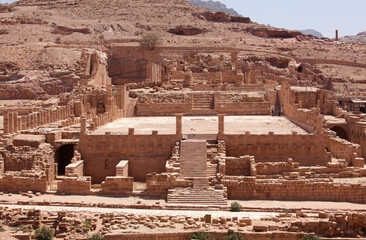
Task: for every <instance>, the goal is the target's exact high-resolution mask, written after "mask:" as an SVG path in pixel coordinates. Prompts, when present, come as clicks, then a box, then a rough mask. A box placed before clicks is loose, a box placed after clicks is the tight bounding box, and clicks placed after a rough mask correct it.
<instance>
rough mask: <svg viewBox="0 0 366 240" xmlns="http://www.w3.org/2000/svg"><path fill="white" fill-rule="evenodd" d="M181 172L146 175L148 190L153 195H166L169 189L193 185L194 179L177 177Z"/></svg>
mask: <svg viewBox="0 0 366 240" xmlns="http://www.w3.org/2000/svg"><path fill="white" fill-rule="evenodd" d="M178 176H179V174H168V173H163V174H156V173H151V174H148V175H147V176H146V184H147V192H148V195H149V196H151V197H166V196H167V194H168V190H169V189H171V188H177V187H192V181H188V180H185V179H183V178H181V179H177V178H178Z"/></svg>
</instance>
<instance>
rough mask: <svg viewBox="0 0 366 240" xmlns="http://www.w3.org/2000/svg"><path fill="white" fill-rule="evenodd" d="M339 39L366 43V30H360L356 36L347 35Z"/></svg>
mask: <svg viewBox="0 0 366 240" xmlns="http://www.w3.org/2000/svg"><path fill="white" fill-rule="evenodd" d="M339 41H341V42H354V43H366V31H365V32H360V33H359V34H357V35H354V36H346V37H343V38H340V39H339Z"/></svg>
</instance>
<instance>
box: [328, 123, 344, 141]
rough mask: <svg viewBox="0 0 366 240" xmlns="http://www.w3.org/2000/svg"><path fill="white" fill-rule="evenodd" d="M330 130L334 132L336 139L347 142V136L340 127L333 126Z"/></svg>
mask: <svg viewBox="0 0 366 240" xmlns="http://www.w3.org/2000/svg"><path fill="white" fill-rule="evenodd" d="M330 130H332V131H333V132H336V134H337V136H338V137H340V138H342V139H345V140H348V134H347V132H346V131H345V130H344V129H343V128H342V127H339V126H335V127H333V128H331V129H330Z"/></svg>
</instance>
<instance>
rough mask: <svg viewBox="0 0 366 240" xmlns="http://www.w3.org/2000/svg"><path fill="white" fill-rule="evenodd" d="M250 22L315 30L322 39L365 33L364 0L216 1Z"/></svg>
mask: <svg viewBox="0 0 366 240" xmlns="http://www.w3.org/2000/svg"><path fill="white" fill-rule="evenodd" d="M220 2H222V3H224V4H226V6H227V7H229V8H233V9H235V10H236V11H237V12H239V13H240V14H241V15H243V16H246V17H250V18H251V19H252V21H254V22H257V23H261V24H270V25H271V26H274V27H281V28H286V29H294V30H304V29H308V28H311V29H315V30H317V31H319V32H321V33H322V34H323V35H324V36H326V37H334V36H335V30H336V29H338V30H339V35H340V36H346V35H356V34H357V33H360V32H364V31H366V0H305V1H296V0H295V1H294V0H220Z"/></svg>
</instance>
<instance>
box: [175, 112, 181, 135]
mask: <svg viewBox="0 0 366 240" xmlns="http://www.w3.org/2000/svg"><path fill="white" fill-rule="evenodd" d="M182 118H183V114H176V115H175V126H176V127H175V128H176V134H182V128H183V125H182Z"/></svg>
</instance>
